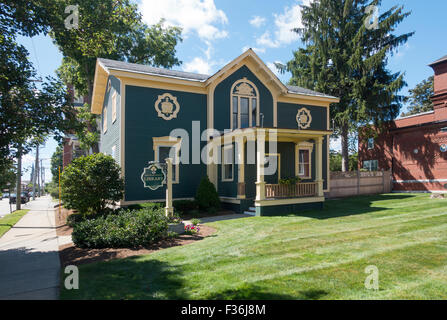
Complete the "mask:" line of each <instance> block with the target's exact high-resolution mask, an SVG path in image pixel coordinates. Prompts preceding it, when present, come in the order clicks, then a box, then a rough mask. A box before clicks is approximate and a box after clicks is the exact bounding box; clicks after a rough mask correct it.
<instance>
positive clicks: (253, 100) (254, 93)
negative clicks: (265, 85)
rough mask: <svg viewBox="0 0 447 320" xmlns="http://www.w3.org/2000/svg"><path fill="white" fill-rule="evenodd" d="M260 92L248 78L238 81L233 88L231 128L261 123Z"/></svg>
mask: <svg viewBox="0 0 447 320" xmlns="http://www.w3.org/2000/svg"><path fill="white" fill-rule="evenodd" d="M258 96H259V93H258V89H257V88H256V87H255V85H254V84H253V83H252V82H251V81H248V80H247V79H246V78H243V79H241V80H238V81H236V82H235V83H234V84H233V87H232V88H231V119H230V122H231V123H230V127H231V129H237V128H248V127H253V126H258V125H259V99H258Z"/></svg>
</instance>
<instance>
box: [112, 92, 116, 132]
mask: <svg viewBox="0 0 447 320" xmlns="http://www.w3.org/2000/svg"><path fill="white" fill-rule="evenodd" d="M115 121H116V91H113V94H112V124H113V123H115Z"/></svg>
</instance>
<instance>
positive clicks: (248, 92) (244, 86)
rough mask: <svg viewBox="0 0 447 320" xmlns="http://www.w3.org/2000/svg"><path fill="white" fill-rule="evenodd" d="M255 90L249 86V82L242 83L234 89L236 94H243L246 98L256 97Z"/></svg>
mask: <svg viewBox="0 0 447 320" xmlns="http://www.w3.org/2000/svg"><path fill="white" fill-rule="evenodd" d="M253 91H254V90H253V88H252V86H251V85H249V84H248V83H247V82H242V83H241V84H239V85H237V86H236V88H235V89H234V93H235V94H241V95H244V96H256V94H255V93H254V92H253Z"/></svg>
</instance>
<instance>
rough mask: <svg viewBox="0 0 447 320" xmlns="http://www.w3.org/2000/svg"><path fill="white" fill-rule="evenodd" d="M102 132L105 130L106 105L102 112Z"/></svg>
mask: <svg viewBox="0 0 447 320" xmlns="http://www.w3.org/2000/svg"><path fill="white" fill-rule="evenodd" d="M102 132H103V133H104V134H105V133H106V132H107V106H105V107H104V111H103V113H102Z"/></svg>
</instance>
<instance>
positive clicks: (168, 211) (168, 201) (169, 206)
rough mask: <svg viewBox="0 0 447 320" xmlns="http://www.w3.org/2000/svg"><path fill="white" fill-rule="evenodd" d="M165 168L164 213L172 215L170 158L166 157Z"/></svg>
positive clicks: (168, 215)
mask: <svg viewBox="0 0 447 320" xmlns="http://www.w3.org/2000/svg"><path fill="white" fill-rule="evenodd" d="M165 161H166V169H167V175H168V180H167V182H166V207H165V213H166V216H167V217H172V216H173V215H174V208H173V206H172V159H171V158H167V159H166V160H165Z"/></svg>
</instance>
